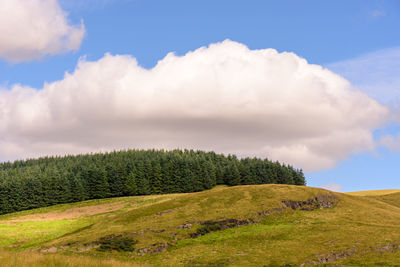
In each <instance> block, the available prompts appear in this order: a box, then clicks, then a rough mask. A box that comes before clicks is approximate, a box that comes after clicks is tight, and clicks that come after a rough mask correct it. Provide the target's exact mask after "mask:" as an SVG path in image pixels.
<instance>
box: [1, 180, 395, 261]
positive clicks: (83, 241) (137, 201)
mask: <svg viewBox="0 0 400 267" xmlns="http://www.w3.org/2000/svg"><path fill="white" fill-rule="evenodd" d="M389 196H390V197H389ZM0 246H1V248H0V265H2V266H24V265H25V266H26V265H30V266H35V264H36V266H46V265H47V266H131V265H132V266H140V265H156V266H263V265H265V266H280V265H285V264H293V265H300V264H303V263H305V264H306V265H310V264H322V263H326V262H328V263H332V264H343V265H354V266H357V265H361V264H367V265H368V264H370V265H376V264H378V265H395V264H400V260H399V259H400V194H392V195H387V196H378V197H376V196H374V197H360V196H351V195H347V194H340V193H333V192H330V191H327V190H323V189H319V188H310V187H305V186H291V185H257V186H253V185H251V186H235V187H223V186H220V187H216V188H214V189H212V190H207V191H203V192H198V193H187V194H169V195H155V196H141V197H123V198H113V199H103V200H90V201H85V202H80V203H74V204H64V205H57V206H52V207H47V208H41V209H36V210H30V211H23V212H18V213H13V214H7V215H3V216H0Z"/></svg>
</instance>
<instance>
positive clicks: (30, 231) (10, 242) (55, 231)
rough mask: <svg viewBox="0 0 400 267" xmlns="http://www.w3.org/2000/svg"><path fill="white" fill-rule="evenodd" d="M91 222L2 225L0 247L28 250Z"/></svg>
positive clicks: (0, 226)
mask: <svg viewBox="0 0 400 267" xmlns="http://www.w3.org/2000/svg"><path fill="white" fill-rule="evenodd" d="M91 223H92V222H91V221H90V220H84V219H79V220H55V221H32V222H21V223H10V224H7V223H2V224H0V246H3V247H4V246H5V247H13V246H18V247H19V248H28V247H32V246H38V245H40V244H42V243H44V242H47V241H51V240H54V239H57V238H59V237H61V236H63V235H65V234H68V233H71V232H74V231H76V230H79V229H82V228H84V227H86V226H89V225H91Z"/></svg>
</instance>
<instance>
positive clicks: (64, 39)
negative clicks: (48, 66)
mask: <svg viewBox="0 0 400 267" xmlns="http://www.w3.org/2000/svg"><path fill="white" fill-rule="evenodd" d="M84 34H85V28H84V26H83V23H81V25H77V26H73V25H70V24H69V23H68V21H67V15H66V13H65V12H64V11H63V10H62V9H61V8H60V6H59V4H58V2H57V0H1V1H0V36H2V37H1V38H0V58H3V59H6V60H8V61H11V62H20V61H27V60H33V59H39V58H42V57H43V56H45V55H54V54H59V53H63V52H67V51H72V50H77V49H79V47H80V45H81V42H82V39H83V37H84Z"/></svg>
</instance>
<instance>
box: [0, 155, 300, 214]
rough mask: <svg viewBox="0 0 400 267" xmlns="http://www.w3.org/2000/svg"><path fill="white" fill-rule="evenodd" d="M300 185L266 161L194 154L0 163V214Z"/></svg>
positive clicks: (292, 174)
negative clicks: (227, 187) (217, 189)
mask: <svg viewBox="0 0 400 267" xmlns="http://www.w3.org/2000/svg"><path fill="white" fill-rule="evenodd" d="M271 183H275V184H295V185H304V184H305V177H304V174H303V172H302V171H301V170H297V169H294V168H293V167H291V166H288V165H285V164H280V163H279V162H272V161H269V160H267V159H259V158H242V159H238V158H237V157H236V156H234V155H228V156H225V155H222V154H216V153H214V152H204V151H194V150H173V151H164V150H126V151H125V150H124V151H114V152H111V153H98V154H87V155H77V156H65V157H45V158H39V159H30V160H23V161H15V162H13V163H10V162H7V163H1V164H0V214H5V213H10V212H14V211H21V210H28V209H33V208H39V207H47V206H51V205H55V204H60V203H72V202H79V201H83V200H88V199H100V198H109V197H121V196H135V195H152V194H162V193H164V194H165V193H189V192H198V191H202V190H207V189H210V188H212V187H214V186H215V185H221V184H224V185H231V186H232V185H244V184H271Z"/></svg>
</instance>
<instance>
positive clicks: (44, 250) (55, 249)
mask: <svg viewBox="0 0 400 267" xmlns="http://www.w3.org/2000/svg"><path fill="white" fill-rule="evenodd" d="M57 250H58V249H57V248H56V247H51V248H47V249H46V248H44V249H42V250H40V252H45V253H46V252H47V253H55V252H57Z"/></svg>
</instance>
